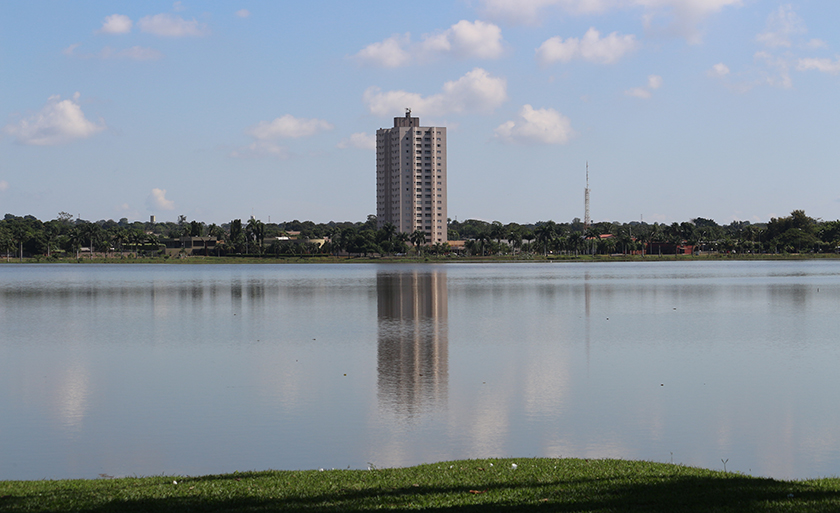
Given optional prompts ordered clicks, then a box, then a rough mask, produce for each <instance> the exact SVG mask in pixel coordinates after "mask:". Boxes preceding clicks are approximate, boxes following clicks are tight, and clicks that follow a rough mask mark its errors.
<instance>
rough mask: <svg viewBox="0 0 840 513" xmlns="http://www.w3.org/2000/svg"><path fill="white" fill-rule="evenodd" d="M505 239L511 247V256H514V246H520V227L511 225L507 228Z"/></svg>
mask: <svg viewBox="0 0 840 513" xmlns="http://www.w3.org/2000/svg"><path fill="white" fill-rule="evenodd" d="M507 240H508V242H509V243H510V246H511V247H512V248H513V256H516V248H519V247H521V246H522V228H521V227H520V226H519V225H515V226H511V227H510V229H509V230H508V234H507Z"/></svg>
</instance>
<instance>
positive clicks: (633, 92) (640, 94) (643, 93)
mask: <svg viewBox="0 0 840 513" xmlns="http://www.w3.org/2000/svg"><path fill="white" fill-rule="evenodd" d="M624 94H626V95H627V96H634V97H636V98H642V99H645V100H647V99H648V98H650V97H651V94H650V91H648V90H647V89H645V88H644V87H634V88H633V89H628V90H627V91H624Z"/></svg>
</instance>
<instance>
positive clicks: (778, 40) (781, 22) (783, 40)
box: [755, 4, 808, 48]
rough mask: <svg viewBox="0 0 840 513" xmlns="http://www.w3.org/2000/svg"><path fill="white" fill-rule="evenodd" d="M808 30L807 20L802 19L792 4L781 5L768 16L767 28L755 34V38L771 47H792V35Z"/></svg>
mask: <svg viewBox="0 0 840 513" xmlns="http://www.w3.org/2000/svg"><path fill="white" fill-rule="evenodd" d="M806 32H808V29H807V28H806V27H805V22H804V21H802V18H800V17H799V16H798V15H797V14H796V13H795V12H793V7H792V6H791V5H790V4H786V5H780V6H779V8H778V9H776V10H775V11H773V12H772V13H770V16H768V17H767V28H766V30H765V31H764V32H762V33H761V34H758V35H757V36H755V40H756V41H758V42H759V43H761V44H763V45H765V46H767V47H769V48H777V47H780V46H781V47H785V48H790V46H791V41H790V38H791V36H795V35H798V34H804V33H806Z"/></svg>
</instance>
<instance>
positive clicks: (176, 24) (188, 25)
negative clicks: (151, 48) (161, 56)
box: [137, 13, 208, 37]
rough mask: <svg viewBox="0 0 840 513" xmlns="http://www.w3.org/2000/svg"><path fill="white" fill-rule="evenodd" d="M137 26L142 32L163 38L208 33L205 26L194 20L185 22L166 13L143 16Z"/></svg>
mask: <svg viewBox="0 0 840 513" xmlns="http://www.w3.org/2000/svg"><path fill="white" fill-rule="evenodd" d="M137 26H138V27H139V28H140V30H141V31H142V32H148V33H149V34H154V35H156V36H164V37H185V36H203V35H205V34H207V33H208V29H207V26H206V25H205V24H203V23H199V22H198V21H196V19H195V18H193V19H192V20H185V19H184V18H182V17H180V16H176V15H174V14H167V13H163V14H155V15H154V16H144V17H143V18H140V20H139V21H138V22H137Z"/></svg>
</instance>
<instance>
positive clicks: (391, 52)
mask: <svg viewBox="0 0 840 513" xmlns="http://www.w3.org/2000/svg"><path fill="white" fill-rule="evenodd" d="M410 41H411V36H410V35H409V34H403V35H394V36H391V37H389V38H388V39H386V40H384V41H382V42H379V43H371V44H369V45H367V46H366V47H364V48H362V49H361V50H360V51H359V53H357V54H356V55H354V56H353V57H354V58H355V59H356V60H357V61H358V62H360V63H362V64H368V65H373V66H382V67H384V68H397V67H399V66H404V65H406V64H408V63H409V61H411V55H409V53H408V52H407V51H406V50H405V48H404V47H406V46H408V44H409V43H410Z"/></svg>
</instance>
